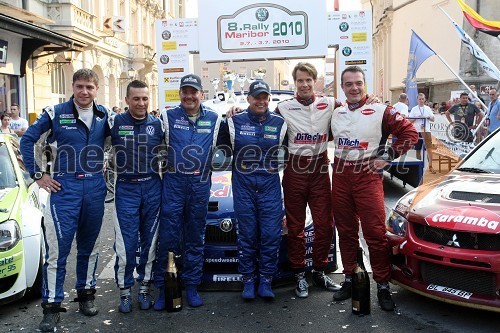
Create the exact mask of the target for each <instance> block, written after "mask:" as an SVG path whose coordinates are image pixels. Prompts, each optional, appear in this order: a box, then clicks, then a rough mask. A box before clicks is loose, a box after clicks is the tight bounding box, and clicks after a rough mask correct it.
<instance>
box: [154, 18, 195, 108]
mask: <svg viewBox="0 0 500 333" xmlns="http://www.w3.org/2000/svg"><path fill="white" fill-rule="evenodd" d="M196 50H198V21H197V20H196V19H192V18H189V19H169V20H158V21H156V59H157V65H158V81H159V82H158V98H159V101H158V105H159V106H160V110H162V109H164V108H165V107H167V108H168V107H171V106H174V105H177V104H179V102H180V99H179V85H180V80H181V77H183V76H184V75H186V74H189V73H190V72H191V71H190V58H189V52H190V51H196Z"/></svg>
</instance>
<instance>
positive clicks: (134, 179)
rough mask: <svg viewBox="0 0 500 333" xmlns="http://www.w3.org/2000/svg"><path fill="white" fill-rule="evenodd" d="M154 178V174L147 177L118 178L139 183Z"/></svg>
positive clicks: (121, 180) (120, 180) (122, 180)
mask: <svg viewBox="0 0 500 333" xmlns="http://www.w3.org/2000/svg"><path fill="white" fill-rule="evenodd" d="M151 179H153V176H147V177H142V178H136V177H121V178H118V181H119V182H129V183H138V182H145V181H148V180H151Z"/></svg>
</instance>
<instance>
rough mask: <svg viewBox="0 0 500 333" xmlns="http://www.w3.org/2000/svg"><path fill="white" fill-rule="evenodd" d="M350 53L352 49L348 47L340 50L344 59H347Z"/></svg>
mask: <svg viewBox="0 0 500 333" xmlns="http://www.w3.org/2000/svg"><path fill="white" fill-rule="evenodd" d="M351 53H352V49H351V48H350V47H349V46H346V47H344V48H343V49H342V54H343V55H344V56H345V57H348V56H350V55H351Z"/></svg>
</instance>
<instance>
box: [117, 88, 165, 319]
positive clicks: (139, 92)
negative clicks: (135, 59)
mask: <svg viewBox="0 0 500 333" xmlns="http://www.w3.org/2000/svg"><path fill="white" fill-rule="evenodd" d="M125 101H126V102H127V105H128V106H129V109H128V112H126V113H121V114H117V115H114V116H111V117H110V121H109V123H110V129H111V142H112V144H113V149H114V154H115V168H116V175H117V177H116V186H115V214H114V225H115V245H114V248H115V252H116V263H115V280H116V284H117V285H118V287H119V288H120V305H119V308H118V309H119V310H120V312H122V313H129V312H130V311H132V304H131V290H130V289H131V287H132V286H133V285H134V276H133V273H134V269H136V270H137V274H138V275H139V276H138V278H137V281H138V282H140V283H141V285H140V287H139V295H138V302H139V307H140V309H142V310H147V309H149V308H150V307H151V306H152V304H153V300H152V297H151V295H150V291H149V286H150V281H152V273H153V270H152V266H153V261H154V260H155V257H156V240H157V230H158V223H159V222H158V221H159V211H160V203H161V201H160V199H161V179H160V175H159V161H158V156H159V149H160V145H161V143H162V142H163V136H164V131H163V126H162V123H161V122H160V120H159V119H158V118H156V117H154V116H152V115H150V114H148V105H149V89H148V86H147V85H146V83H144V82H142V81H138V80H134V81H132V82H130V83H129V84H128V86H127V94H126V97H125ZM138 236H139V239H138ZM138 241H140V243H139V245H140V249H141V251H140V260H139V263H138V264H136V250H137V246H138Z"/></svg>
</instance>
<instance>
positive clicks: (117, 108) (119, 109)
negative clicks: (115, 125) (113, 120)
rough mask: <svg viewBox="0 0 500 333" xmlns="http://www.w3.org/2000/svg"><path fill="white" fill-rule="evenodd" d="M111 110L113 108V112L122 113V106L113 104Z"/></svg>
mask: <svg viewBox="0 0 500 333" xmlns="http://www.w3.org/2000/svg"><path fill="white" fill-rule="evenodd" d="M112 110H113V112H114V113H115V114H120V113H122V108H121V107H119V106H113V109H112Z"/></svg>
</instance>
